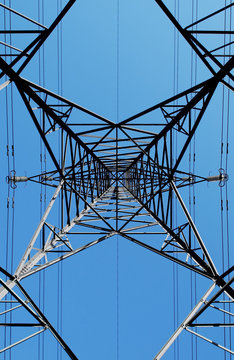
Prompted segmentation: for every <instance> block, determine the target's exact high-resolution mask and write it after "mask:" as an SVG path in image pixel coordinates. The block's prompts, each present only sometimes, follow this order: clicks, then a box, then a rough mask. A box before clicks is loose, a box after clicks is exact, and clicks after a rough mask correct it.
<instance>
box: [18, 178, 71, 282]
mask: <svg viewBox="0 0 234 360" xmlns="http://www.w3.org/2000/svg"><path fill="white" fill-rule="evenodd" d="M63 182H64V181H63V180H62V181H61V182H60V184H59V185H58V187H57V189H56V191H55V193H54V195H53V197H52V199H51V201H50V203H49V205H48V206H47V209H46V210H45V212H44V215H43V217H42V219H41V221H40V223H39V225H38V227H37V229H36V231H35V233H34V235H33V237H32V239H31V241H30V243H29V245H28V247H27V249H26V251H25V253H24V255H23V257H22V259H21V261H20V263H19V266H18V267H17V269H16V272H15V276H16V277H17V276H18V275H19V273H20V271H21V270H22V268H23V267H24V264H25V262H26V260H27V258H28V255H29V253H30V251H31V250H32V248H33V245H34V243H35V241H36V239H37V237H38V235H39V233H40V231H41V229H42V227H43V225H44V223H45V221H46V219H47V217H48V215H49V213H50V211H51V209H52V207H53V205H54V202H55V200H56V198H57V197H58V194H59V192H60V190H61V188H62V186H63Z"/></svg>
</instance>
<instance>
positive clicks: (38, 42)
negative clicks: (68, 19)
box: [0, 0, 76, 79]
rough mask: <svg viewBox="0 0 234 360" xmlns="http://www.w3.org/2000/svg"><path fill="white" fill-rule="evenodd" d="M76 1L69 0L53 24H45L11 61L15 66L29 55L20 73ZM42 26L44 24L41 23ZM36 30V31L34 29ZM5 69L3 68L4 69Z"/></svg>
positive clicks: (1, 75)
mask: <svg viewBox="0 0 234 360" xmlns="http://www.w3.org/2000/svg"><path fill="white" fill-rule="evenodd" d="M75 2H76V0H69V1H68V3H67V4H66V5H65V7H64V8H63V10H62V11H61V12H60V14H59V15H58V16H57V18H56V19H55V20H54V22H53V23H52V24H51V26H50V27H49V28H46V27H44V26H43V28H44V30H43V31H42V32H41V31H39V32H40V35H39V36H38V37H37V38H36V39H35V40H33V41H32V42H31V44H29V45H28V46H27V47H26V48H25V49H24V50H23V51H22V52H21V53H20V54H19V55H18V56H17V57H16V58H15V59H14V60H13V61H12V62H11V63H10V65H9V66H10V67H13V66H14V65H15V64H16V63H17V62H18V61H19V60H20V59H22V57H23V56H25V55H27V58H26V60H25V61H24V62H23V63H22V64H21V66H20V68H19V69H18V70H17V73H18V74H20V73H21V72H22V70H23V69H24V68H25V67H26V66H27V64H28V63H29V61H30V60H31V59H32V58H33V56H34V55H35V54H36V52H37V51H38V50H39V48H40V47H41V46H42V45H43V43H44V42H45V41H46V39H47V38H48V37H49V36H50V34H51V33H52V32H53V30H54V29H55V28H56V27H57V25H58V24H59V22H60V21H61V20H62V19H63V17H64V16H65V15H66V13H67V12H68V11H69V9H70V8H71V7H72V5H73V4H74V3H75ZM1 6H3V7H5V8H7V7H6V6H4V5H2V4H1ZM8 10H10V11H13V12H15V13H17V12H16V11H15V10H13V9H10V8H8ZM17 14H18V15H20V16H21V17H24V18H27V17H25V16H24V15H22V14H20V13H17ZM27 19H28V20H30V21H32V19H29V18H27ZM40 26H42V25H41V24H40ZM34 32H35V31H34ZM33 46H35V47H34V49H33V50H32V52H31V54H27V53H28V51H29V50H30V49H32V48H33ZM2 70H3V69H2ZM5 74H6V73H5V71H4V70H3V72H2V73H1V74H0V79H1V78H2V77H3V76H4V75H5Z"/></svg>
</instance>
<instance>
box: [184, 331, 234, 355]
mask: <svg viewBox="0 0 234 360" xmlns="http://www.w3.org/2000/svg"><path fill="white" fill-rule="evenodd" d="M185 330H186V331H188V332H190V333H191V334H193V335H196V336H198V337H199V338H201V339H203V340H205V341H207V342H209V343H210V344H212V345H214V346H217V347H218V348H220V349H222V350H224V351H227V352H229V353H230V354H232V355H234V351H232V350H230V349H227V348H226V347H224V346H222V345H220V344H217V343H216V342H214V341H213V340H210V339H208V338H207V337H205V336H203V335H201V334H198V333H196V332H195V331H192V330H190V329H188V328H185Z"/></svg>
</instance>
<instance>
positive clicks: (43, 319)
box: [0, 277, 78, 360]
mask: <svg viewBox="0 0 234 360" xmlns="http://www.w3.org/2000/svg"><path fill="white" fill-rule="evenodd" d="M11 279H13V277H11ZM13 281H14V282H15V284H16V285H17V286H18V288H19V289H20V291H21V293H22V294H23V295H24V296H25V298H26V300H27V302H28V303H29V304H30V305H31V306H32V307H33V308H34V311H33V310H32V309H31V308H30V307H29V305H28V304H27V303H26V302H25V301H23V300H22V299H21V298H20V297H19V296H18V295H17V294H16V293H15V292H14V291H13V290H12V289H11V287H10V286H9V285H8V284H6V283H5V282H4V281H2V280H1V279H0V284H1V285H2V286H3V287H4V288H5V290H6V291H7V292H9V293H10V294H11V295H12V296H13V297H14V298H15V299H17V301H18V302H19V303H20V304H21V305H22V306H23V307H24V308H25V309H26V310H27V311H28V312H29V313H30V314H31V315H32V316H33V317H34V318H35V319H36V320H37V321H38V322H39V324H40V326H43V328H44V329H43V330H41V331H39V332H37V333H35V334H33V335H31V336H28V337H26V338H24V339H23V340H21V341H18V342H17V343H15V344H12V346H8V347H7V348H5V349H2V352H3V351H5V350H7V349H9V348H11V347H13V346H15V345H17V344H19V343H22V342H23V341H26V340H28V339H29V338H31V337H32V336H35V335H38V334H39V333H40V332H42V331H44V330H46V329H49V330H50V332H51V333H52V335H53V336H54V337H55V339H56V340H57V341H58V342H59V344H60V345H61V346H62V347H63V349H64V350H65V351H66V353H67V354H68V356H69V357H70V358H71V359H72V360H78V358H77V357H76V355H75V354H74V353H73V351H72V350H71V349H70V348H69V346H68V345H67V344H66V343H65V341H64V340H63V338H62V337H61V336H60V335H59V333H58V332H57V331H56V330H55V328H54V327H53V326H52V325H51V323H50V322H49V321H48V320H47V318H46V317H45V315H44V314H43V313H42V312H41V311H40V309H39V308H38V306H37V305H36V304H35V303H34V301H33V300H32V298H31V297H30V296H29V295H28V293H27V292H26V291H25V290H24V288H23V287H22V286H21V285H20V283H19V282H18V281H17V280H15V279H14V280H13ZM19 325H20V326H25V324H23V323H22V324H19ZM10 326H13V324H12V325H10ZM29 326H30V327H31V326H34V324H29Z"/></svg>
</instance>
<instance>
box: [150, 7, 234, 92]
mask: <svg viewBox="0 0 234 360" xmlns="http://www.w3.org/2000/svg"><path fill="white" fill-rule="evenodd" d="M154 1H155V2H156V3H157V4H158V5H159V6H160V8H161V9H162V10H163V12H164V13H165V14H166V15H167V17H168V18H169V19H170V21H171V22H172V23H173V25H174V26H175V27H176V28H177V30H178V31H179V32H180V33H181V35H182V36H183V37H184V38H185V40H186V41H187V42H188V43H189V45H190V46H191V47H192V49H193V50H194V51H195V52H196V54H197V55H198V56H199V57H200V59H201V60H202V61H203V62H204V64H205V65H206V66H207V68H208V69H209V70H210V71H211V73H212V74H213V75H215V74H216V72H215V71H214V69H213V68H212V66H211V65H210V64H209V63H208V61H207V60H206V59H205V58H204V56H203V55H202V53H201V52H200V50H199V49H198V48H197V47H196V46H195V45H194V43H196V44H197V45H198V46H199V47H200V48H201V49H202V50H203V51H204V52H205V54H206V55H208V56H209V57H210V58H211V59H212V60H213V61H214V63H215V64H216V65H218V66H219V68H221V69H224V66H223V65H222V64H221V63H220V62H219V61H218V60H217V59H216V58H215V57H214V56H213V55H212V54H211V53H209V52H207V49H206V48H205V47H204V46H202V44H201V43H200V42H198V40H197V39H196V38H195V37H194V36H192V34H191V33H189V32H188V31H187V30H186V28H185V29H183V28H182V26H181V25H180V24H179V22H178V21H177V20H176V19H175V17H174V16H173V15H172V13H171V12H170V11H169V9H168V8H167V7H166V5H165V4H164V3H163V1H162V0H154ZM232 5H233V4H231V6H232ZM225 8H227V7H225ZM216 13H218V12H216ZM230 71H231V69H230V70H228V76H229V77H230V78H231V79H232V80H234V76H233V75H232V74H231V73H230ZM220 81H221V82H223V83H224V84H225V85H226V86H227V87H229V88H230V89H231V90H233V87H232V86H230V85H229V84H228V83H227V82H226V81H224V80H223V79H221V80H220Z"/></svg>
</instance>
